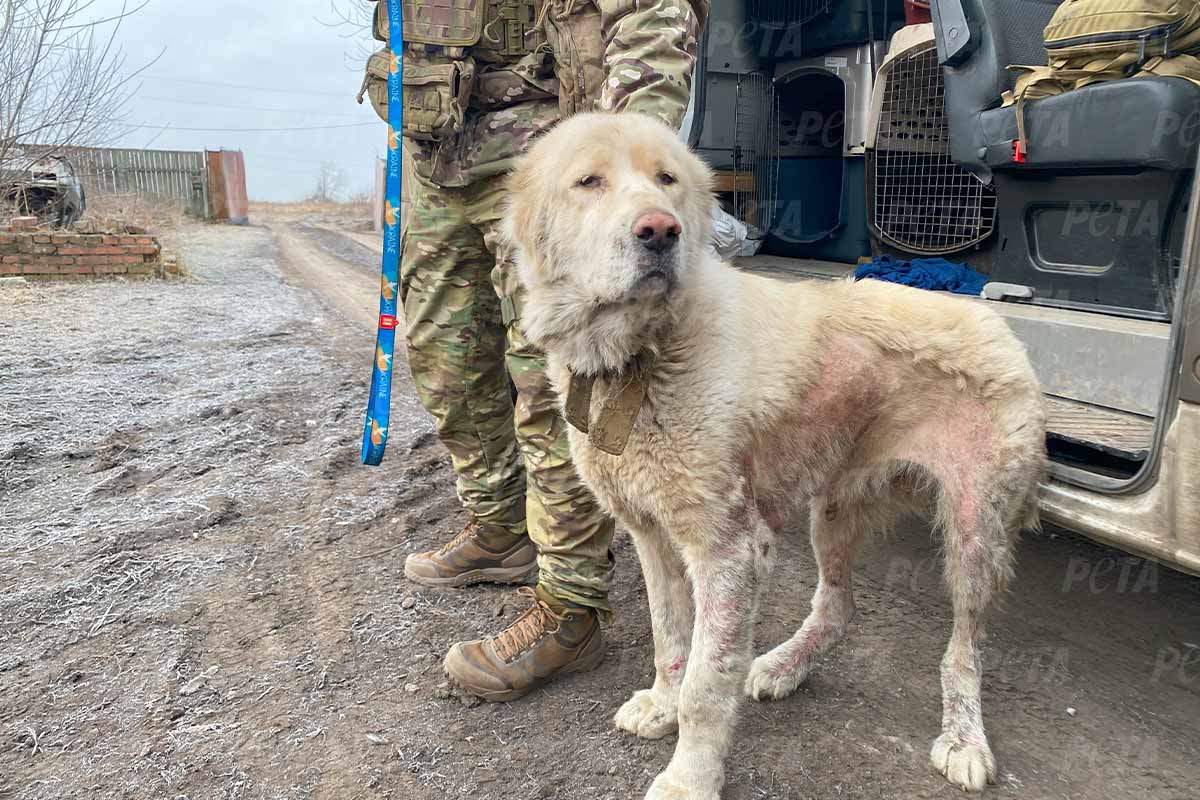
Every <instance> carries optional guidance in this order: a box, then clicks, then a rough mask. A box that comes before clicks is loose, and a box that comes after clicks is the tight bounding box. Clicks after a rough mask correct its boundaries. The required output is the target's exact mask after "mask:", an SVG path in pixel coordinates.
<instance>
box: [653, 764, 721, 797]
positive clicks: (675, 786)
mask: <svg viewBox="0 0 1200 800" xmlns="http://www.w3.org/2000/svg"><path fill="white" fill-rule="evenodd" d="M646 800H721V790H720V789H715V790H714V789H712V788H708V787H702V786H697V785H696V783H695V782H693V781H689V780H686V779H684V778H683V777H682V776H680V775H679V774H678V773H677V771H675V770H672V769H671V768H670V767H667V769H666V770H664V771H663V772H660V773H659V775H658V777H657V778H655V779H654V783H652V784H650V791H648V792H646Z"/></svg>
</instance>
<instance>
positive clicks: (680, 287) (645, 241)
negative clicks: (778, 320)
mask: <svg viewBox="0 0 1200 800" xmlns="http://www.w3.org/2000/svg"><path fill="white" fill-rule="evenodd" d="M711 187H712V175H711V173H710V172H709V170H708V168H707V167H706V166H705V164H704V163H703V162H702V161H701V160H700V159H699V158H697V157H696V156H694V155H693V154H692V153H691V152H689V151H688V149H687V147H686V146H685V145H684V144H683V143H682V142H680V141H679V138H678V136H677V134H676V133H675V132H674V131H673V130H671V129H670V128H668V127H667V126H666V125H664V124H662V123H661V122H658V121H657V120H655V119H653V118H651V117H648V116H644V115H641V114H579V115H576V116H574V117H571V118H570V119H568V120H566V121H564V122H562V123H560V124H559V125H557V126H556V127H555V128H554V129H553V130H551V131H550V132H549V133H547V134H546V135H545V136H543V137H542V138H541V139H539V140H538V141H537V142H536V143H535V144H534V145H533V147H531V148H530V150H529V152H528V153H527V154H526V155H525V156H524V157H523V158H522V159H521V161H520V163H519V164H518V166H517V168H516V170H515V172H514V173H513V177H512V183H511V188H512V198H511V204H510V208H509V214H508V216H507V220H506V232H507V237H508V239H509V241H510V243H511V244H513V245H514V246H515V257H516V260H517V264H518V270H519V273H520V278H521V282H522V283H523V284H524V286H525V289H526V292H527V301H526V305H525V307H524V308H523V309H522V319H523V325H524V327H525V332H526V334H527V335H528V336H529V337H530V338H531V339H532V340H533V341H534V342H536V343H537V344H539V345H541V346H542V347H544V348H546V349H551V348H556V347H557V348H559V349H564V348H565V349H569V350H572V352H569V353H565V354H566V355H567V356H568V360H569V361H570V362H571V364H572V366H573V367H575V368H577V369H584V370H588V371H591V370H592V369H595V370H600V369H613V368H619V367H620V366H621V365H622V364H623V363H625V362H626V361H628V359H629V358H630V357H632V356H633V355H634V354H636V352H637V350H638V349H640V348H641V347H642V346H644V344H645V343H644V342H641V341H640V340H642V339H644V338H645V337H647V336H651V335H652V334H653V331H654V329H655V328H656V327H658V326H659V324H660V323H661V322H662V321H663V320H664V319H667V318H669V316H670V314H671V312H672V309H671V305H672V300H673V298H675V297H676V296H677V295H678V294H679V293H680V292H682V291H684V290H685V289H686V286H687V283H688V279H689V276H690V275H689V273H690V270H691V269H693V268H694V267H695V265H697V264H699V263H700V260H701V259H702V258H704V257H705V254H706V250H707V247H708V241H709V238H710V235H711V221H710V220H711V216H710V215H711V212H712V204H713V202H714V201H713V197H712V189H711ZM567 340H571V342H574V343H575V345H582V344H584V343H587V344H588V345H589V347H588V348H585V349H590V351H591V352H588V353H577V352H573V351H574V350H575V349H577V347H572V346H569V343H568V341H567Z"/></svg>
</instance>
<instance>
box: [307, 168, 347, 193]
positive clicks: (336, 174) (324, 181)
mask: <svg viewBox="0 0 1200 800" xmlns="http://www.w3.org/2000/svg"><path fill="white" fill-rule="evenodd" d="M345 188H346V174H345V173H344V172H342V169H341V167H339V166H338V165H337V164H334V163H333V162H332V161H322V162H321V168H320V169H319V170H318V171H317V183H316V185H315V186H313V191H312V194H311V195H309V197H308V199H309V201H310V202H314V203H336V202H337V201H338V198H339V197H340V196H341V194H342V191H343V190H344V189H345Z"/></svg>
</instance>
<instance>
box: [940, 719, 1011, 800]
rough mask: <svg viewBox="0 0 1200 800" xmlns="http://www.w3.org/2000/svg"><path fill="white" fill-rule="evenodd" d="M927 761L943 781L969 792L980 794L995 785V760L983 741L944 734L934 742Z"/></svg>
mask: <svg viewBox="0 0 1200 800" xmlns="http://www.w3.org/2000/svg"><path fill="white" fill-rule="evenodd" d="M929 760H930V761H931V762H933V766H934V769H936V770H937V771H938V772H940V773H942V774H943V775H945V776H946V780H948V781H950V782H951V783H953V784H954V785H955V786H957V787H959V788H960V789H964V790H965V791H968V792H982V791H983V788H984V787H985V786H987V785H988V784H989V783H995V782H996V758H995V756H993V755H992V751H991V748H989V747H988V745H987V741H986V740H976V739H972V740H970V741H968V740H967V739H966V737H963V736H960V735H958V734H950V733H943V734H942V735H941V736H939V737H938V738H936V739H934V741H933V749H932V750H930V751H929Z"/></svg>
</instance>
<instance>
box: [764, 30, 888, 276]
mask: <svg viewBox="0 0 1200 800" xmlns="http://www.w3.org/2000/svg"><path fill="white" fill-rule="evenodd" d="M868 47H869V46H868V45H865V44H864V45H862V46H860V47H852V48H844V49H841V50H837V51H834V52H832V53H830V54H828V55H826V56H821V57H816V58H808V59H800V60H795V61H789V62H785V63H783V64H779V65H778V66H777V67H776V69H775V76H776V77H775V90H776V97H777V100H778V103H779V140H778V151H779V157H780V161H779V195H778V200H777V204H776V212H775V216H774V217H773V219H772V224H771V228H770V231H769V235H768V238H767V242H766V245H765V251H766V252H768V253H771V254H774V255H780V256H788V257H792V258H815V259H823V260H829V261H842V262H846V263H854V262H856V261H857V260H858V259H859V258H860V257H861V256H866V255H870V252H871V241H870V235H869V232H868V229H867V209H866V177H865V164H864V160H863V155H862V154H863V152H864V150H865V143H866V135H867V120H868V115H869V111H870V100H871V80H872V79H871V66H872V58H871V55H870V53H869V50H868ZM880 50H881V48H879V47H878V46H877V49H876V53H875V59H874V60H875V61H878V60H880V59H881V58H882V55H883V54H882V52H880Z"/></svg>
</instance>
